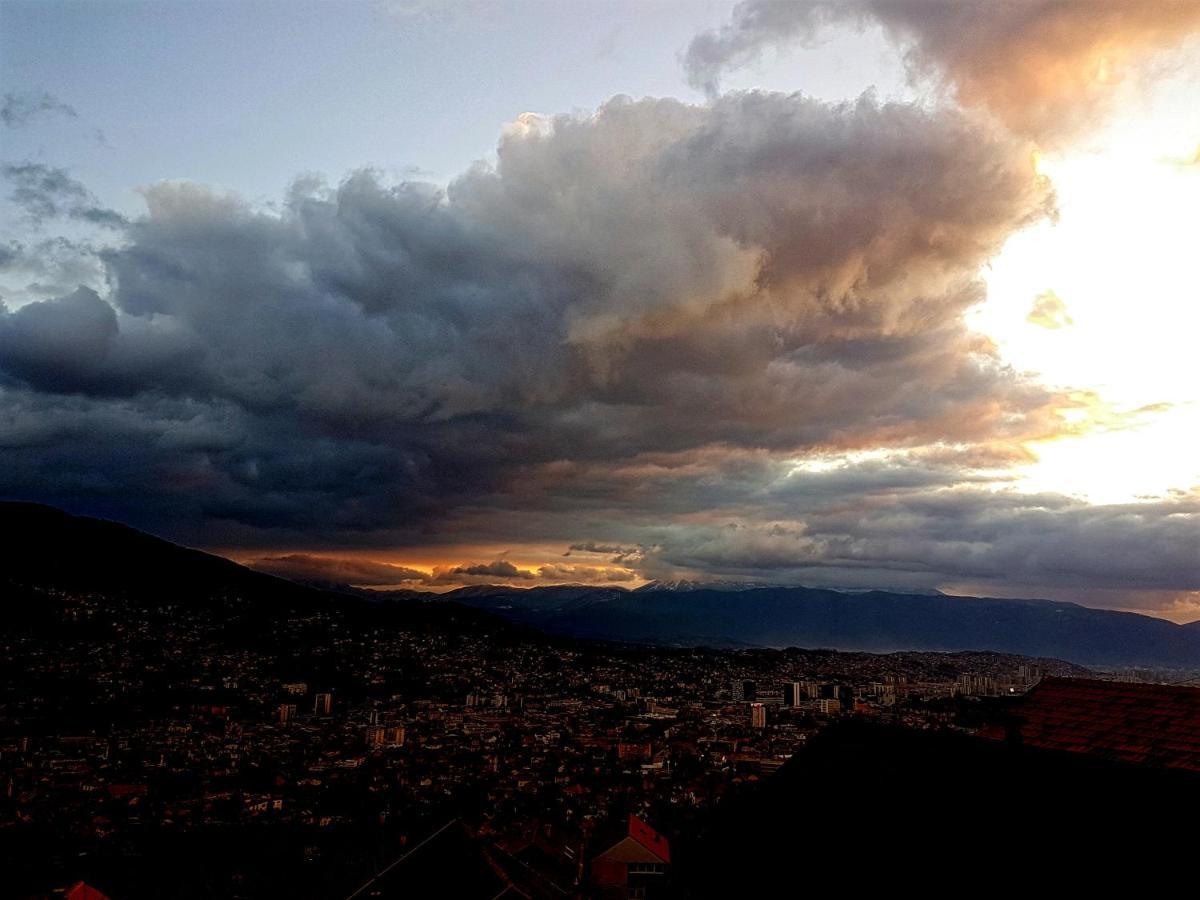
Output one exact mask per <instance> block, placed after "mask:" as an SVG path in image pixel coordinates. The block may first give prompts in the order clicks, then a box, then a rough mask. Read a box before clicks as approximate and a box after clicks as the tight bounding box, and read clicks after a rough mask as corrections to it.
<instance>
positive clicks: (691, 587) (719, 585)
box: [634, 578, 782, 594]
mask: <svg viewBox="0 0 1200 900" xmlns="http://www.w3.org/2000/svg"><path fill="white" fill-rule="evenodd" d="M781 586H782V585H764V584H755V583H754V582H751V581H691V580H689V579H684V578H679V579H674V580H671V581H647V582H646V583H645V584H643V585H642V586H641V587H639V588H634V593H636V594H646V593H649V592H651V591H748V590H750V589H752V588H761V587H781Z"/></svg>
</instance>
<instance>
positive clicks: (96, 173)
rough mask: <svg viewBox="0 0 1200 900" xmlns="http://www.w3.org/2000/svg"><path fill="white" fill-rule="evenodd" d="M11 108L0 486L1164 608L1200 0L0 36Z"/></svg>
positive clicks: (557, 564) (79, 509)
mask: <svg viewBox="0 0 1200 900" xmlns="http://www.w3.org/2000/svg"><path fill="white" fill-rule="evenodd" d="M0 93H2V95H3V96H2V98H0V99H2V105H0V177H2V183H0V303H2V304H3V305H2V306H0V496H4V497H7V498H10V499H24V500H35V501H39V502H46V503H52V504H55V505H58V506H61V507H63V508H66V509H68V510H69V511H72V512H76V513H82V514H91V515H100V516H104V517H108V518H114V519H118V520H120V521H124V522H128V523H130V524H133V525H135V526H137V527H141V528H144V529H146V530H149V531H152V532H154V533H157V534H161V535H163V536H165V537H168V538H171V539H174V540H178V541H181V542H183V543H187V544H189V545H191V546H198V547H203V548H206V549H210V550H213V551H215V552H220V553H223V554H225V555H228V556H230V557H232V558H235V559H238V560H240V561H243V562H247V563H250V564H252V565H255V566H256V567H258V568H261V569H263V570H266V571H272V572H276V573H279V574H284V575H288V576H292V577H301V578H312V579H320V580H330V581H339V582H347V583H354V584H360V585H366V586H389V587H391V586H396V587H415V588H421V589H428V590H445V589H449V588H452V587H455V586H458V585H462V584H474V583H495V582H500V583H509V584H515V585H523V586H534V585H539V584H554V583H593V584H607V585H612V586H623V587H633V586H636V585H638V584H641V583H643V582H645V581H647V580H651V579H667V578H692V579H699V580H705V579H721V580H730V579H732V580H743V581H755V582H763V583H788V584H807V585H818V586H835V587H837V586H841V587H881V588H893V589H903V590H933V589H937V590H942V591H945V592H949V593H961V594H977V595H988V596H1036V597H1050V598H1055V599H1064V600H1072V601H1076V602H1080V603H1084V604H1087V605H1092V606H1099V607H1106V608H1113V609H1127V610H1134V611H1140V612H1146V613H1150V614H1154V615H1160V616H1164V617H1167V618H1171V619H1174V620H1177V621H1190V620H1194V619H1200V454H1197V453H1196V452H1195V446H1196V442H1197V438H1198V437H1200V387H1198V385H1200V378H1197V377H1196V374H1195V369H1196V365H1195V362H1194V359H1195V352H1194V344H1195V335H1196V334H1197V333H1200V312H1198V310H1200V288H1197V283H1196V278H1195V274H1194V271H1193V270H1194V257H1195V250H1194V244H1195V238H1194V232H1195V210H1196V209H1198V208H1200V106H1198V105H1197V104H1195V103H1194V98H1195V97H1196V96H1198V95H1200V0H1179V2H1169V0H1161V2H1143V3H1137V4H1130V3H1126V2H1122V0H1012V2H1006V3H984V2H978V3H976V2H950V0H840V2H831V0H791V2H776V0H746V2H743V3H738V4H734V3H717V2H699V0H697V2H615V0H614V2H598V0H597V2H587V3H584V2H578V3H550V2H519V0H518V2H511V3H503V4H502V3H492V2H483V0H464V2H459V3H453V2H445V3H432V2H428V3H426V2H420V0H381V2H374V3H372V2H359V3H341V2H321V3H303V2H301V3H286V4H285V3H281V2H269V3H261V2H241V3H226V2H217V0H206V2H200V0H195V2H181V0H172V2H169V0H158V2H151V3H127V2H110V0H106V2H94V3H82V2H77V3H58V2H37V3H25V2H16V0H3V2H0Z"/></svg>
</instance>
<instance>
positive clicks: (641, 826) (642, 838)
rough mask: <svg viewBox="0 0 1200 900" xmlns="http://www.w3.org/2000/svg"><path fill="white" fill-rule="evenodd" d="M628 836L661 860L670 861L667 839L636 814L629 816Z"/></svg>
mask: <svg viewBox="0 0 1200 900" xmlns="http://www.w3.org/2000/svg"><path fill="white" fill-rule="evenodd" d="M629 836H630V837H631V838H633V839H634V840H635V841H637V842H638V843H639V844H641V845H642V846H643V847H645V848H646V849H647V850H649V851H650V852H651V853H653V854H654V855H655V856H657V857H658V858H659V859H661V860H662V861H663V862H665V863H669V862H670V861H671V845H670V844H669V843H668V842H667V839H666V838H665V837H663V836H662V835H661V834H659V833H658V832H657V831H655V830H654V829H653V828H651V827H650V826H649V825H647V824H646V823H645V822H643V821H642V820H641V819H639V818H638V817H637V816H630V817H629Z"/></svg>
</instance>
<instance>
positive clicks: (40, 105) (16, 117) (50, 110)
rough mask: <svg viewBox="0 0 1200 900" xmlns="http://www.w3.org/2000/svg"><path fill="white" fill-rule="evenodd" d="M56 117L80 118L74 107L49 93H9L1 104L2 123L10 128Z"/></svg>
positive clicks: (0, 116) (0, 120) (0, 118)
mask: <svg viewBox="0 0 1200 900" xmlns="http://www.w3.org/2000/svg"><path fill="white" fill-rule="evenodd" d="M54 116H62V117H64V118H68V119H78V118H79V114H78V113H77V112H75V108H74V107H73V106H71V105H70V104H68V103H63V101H61V100H59V99H58V98H57V97H55V96H54V95H53V94H51V93H49V92H47V91H16V92H13V91H9V92H6V93H5V94H4V99H3V101H2V102H0V122H3V123H4V124H5V125H7V126H9V127H10V128H17V127H20V126H22V125H28V124H29V123H30V122H32V121H34V120H35V119H39V118H50V117H54Z"/></svg>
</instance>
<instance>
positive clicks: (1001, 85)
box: [684, 0, 1200, 140]
mask: <svg viewBox="0 0 1200 900" xmlns="http://www.w3.org/2000/svg"><path fill="white" fill-rule="evenodd" d="M836 23H850V24H854V25H857V26H859V27H862V26H863V25H865V24H868V23H878V24H880V25H882V26H883V27H884V29H885V30H886V31H887V32H888V33H889V34H890V35H891V36H892V37H894V38H895V39H897V40H898V41H899V42H900V43H901V44H902V45H903V46H904V47H905V48H906V51H907V52H906V56H905V61H906V64H907V66H908V69H909V73H910V75H912V76H913V77H914V78H925V77H932V78H933V79H934V81H935V82H937V81H940V82H942V83H943V84H944V85H945V86H947V87H949V88H950V89H951V90H952V91H953V92H954V93H955V95H956V96H957V98H958V100H959V101H960V102H961V103H963V104H964V105H966V106H972V107H979V108H983V109H987V110H989V111H990V112H992V113H993V114H995V115H996V116H997V117H998V118H999V119H1000V120H1001V121H1003V122H1004V123H1005V124H1006V125H1007V126H1008V127H1009V128H1012V129H1013V130H1014V131H1016V132H1018V133H1020V134H1025V135H1028V136H1030V137H1035V138H1039V139H1043V140H1050V139H1054V138H1056V137H1060V136H1063V135H1067V134H1071V133H1073V132H1076V131H1078V130H1079V129H1080V128H1088V127H1094V126H1095V124H1096V121H1097V118H1098V116H1099V115H1100V114H1101V113H1102V112H1103V111H1104V109H1105V108H1106V107H1107V106H1108V105H1109V104H1110V103H1112V102H1113V100H1114V98H1115V97H1116V96H1117V95H1118V89H1119V88H1120V87H1121V83H1122V81H1123V80H1127V79H1129V78H1130V77H1131V75H1134V74H1136V71H1135V70H1136V67H1137V65H1138V64H1139V63H1141V62H1142V61H1144V60H1145V59H1147V58H1149V57H1152V56H1154V55H1155V54H1156V53H1159V52H1161V51H1164V50H1170V49H1172V48H1175V47H1177V46H1179V45H1180V44H1181V43H1182V42H1183V41H1184V40H1185V39H1187V38H1188V37H1189V36H1190V35H1192V34H1194V33H1195V32H1196V30H1197V29H1200V0H1164V2H1130V0H746V2H743V3H740V4H739V5H738V6H737V7H735V8H734V12H733V16H732V19H731V21H730V22H729V23H728V24H726V25H725V26H723V27H722V28H720V29H719V30H716V31H709V32H705V33H703V34H700V35H698V36H697V37H696V38H695V39H693V41H692V43H691V44H690V45H689V47H688V49H687V51H686V53H685V54H684V67H685V69H686V71H687V74H688V79H689V81H690V82H691V83H692V84H693V85H694V86H696V87H700V88H704V89H705V90H707V91H708V92H709V93H710V94H713V93H715V92H716V91H717V90H718V87H719V83H720V78H721V76H722V74H723V73H724V72H726V71H728V70H729V69H733V68H737V67H739V66H742V65H745V64H746V63H749V62H752V61H753V60H755V59H756V58H757V57H758V56H759V55H760V54H761V53H762V52H763V51H764V50H766V49H769V48H771V47H778V46H782V45H786V44H789V43H797V44H802V45H803V44H812V43H813V42H815V41H816V40H817V39H818V38H819V37H820V36H821V34H822V32H823V30H824V29H825V28H826V27H827V26H829V25H832V24H836ZM1125 87H1128V84H1126V85H1125Z"/></svg>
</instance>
